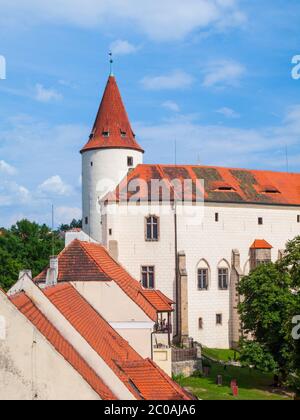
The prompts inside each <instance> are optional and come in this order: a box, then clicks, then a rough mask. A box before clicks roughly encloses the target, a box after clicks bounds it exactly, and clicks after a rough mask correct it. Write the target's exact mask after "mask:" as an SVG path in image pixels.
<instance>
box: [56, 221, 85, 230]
mask: <svg viewBox="0 0 300 420" xmlns="http://www.w3.org/2000/svg"><path fill="white" fill-rule="evenodd" d="M81 228H82V219H79V220H76V219H73V220H72V222H71V223H70V224H69V225H67V224H64V225H61V226H60V228H59V230H60V231H61V232H68V231H69V230H71V229H81Z"/></svg>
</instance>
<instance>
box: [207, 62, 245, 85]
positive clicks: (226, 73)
mask: <svg viewBox="0 0 300 420" xmlns="http://www.w3.org/2000/svg"><path fill="white" fill-rule="evenodd" d="M203 73H204V80H203V86H204V87H208V88H209V87H226V86H238V85H239V83H240V81H241V78H242V77H243V76H244V74H245V73H246V69H245V67H244V66H243V65H242V64H240V63H238V62H236V61H232V60H219V61H215V62H212V63H210V64H209V65H207V66H206V67H204V69H203Z"/></svg>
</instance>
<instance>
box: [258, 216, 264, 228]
mask: <svg viewBox="0 0 300 420" xmlns="http://www.w3.org/2000/svg"><path fill="white" fill-rule="evenodd" d="M258 224H259V225H260V226H262V225H263V224H264V219H263V218H262V217H259V218H258Z"/></svg>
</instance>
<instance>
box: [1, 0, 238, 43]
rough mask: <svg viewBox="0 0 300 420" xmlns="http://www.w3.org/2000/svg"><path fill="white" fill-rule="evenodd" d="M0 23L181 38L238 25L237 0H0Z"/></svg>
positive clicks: (154, 37) (159, 37)
mask: <svg viewBox="0 0 300 420" xmlns="http://www.w3.org/2000/svg"><path fill="white" fill-rule="evenodd" d="M0 9H1V16H0V23H2V24H3V25H7V24H8V23H11V22H15V26H17V25H18V27H19V26H20V25H26V24H27V25H28V24H30V23H39V24H40V22H41V21H44V22H54V23H55V24H58V23H63V24H65V23H68V24H71V25H77V26H84V27H105V28H107V27H109V28H110V30H112V29H113V28H114V27H119V25H120V24H122V25H124V22H126V24H127V27H129V28H135V29H138V30H140V31H142V32H143V33H145V34H146V35H147V36H149V37H150V38H152V39H156V40H177V39H182V38H183V37H185V36H186V35H188V34H189V33H191V32H192V31H195V30H199V29H204V30H206V29H207V28H208V27H213V28H217V29H218V30H219V29H223V28H227V27H228V26H230V27H232V26H237V25H241V24H242V23H243V22H244V20H245V16H244V14H243V12H242V11H241V8H240V5H239V0H184V1H182V0H163V1H161V0H143V1H141V0H126V1H124V0H101V1H99V0H85V2H84V5H83V3H82V0H52V1H51V2H50V1H43V2H42V1H40V0H26V1H20V0H10V2H7V1H6V0H0Z"/></svg>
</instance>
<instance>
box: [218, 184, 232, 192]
mask: <svg viewBox="0 0 300 420" xmlns="http://www.w3.org/2000/svg"><path fill="white" fill-rule="evenodd" d="M215 191H235V189H234V188H233V187H230V185H228V186H227V185H226V186H224V187H219V188H217V189H216V190H215Z"/></svg>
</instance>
